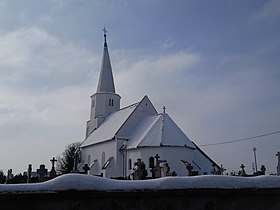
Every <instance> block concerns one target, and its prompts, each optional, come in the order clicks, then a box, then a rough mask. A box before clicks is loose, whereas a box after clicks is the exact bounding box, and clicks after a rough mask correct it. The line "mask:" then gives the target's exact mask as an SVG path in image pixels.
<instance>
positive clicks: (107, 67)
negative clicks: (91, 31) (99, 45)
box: [96, 29, 115, 93]
mask: <svg viewBox="0 0 280 210" xmlns="http://www.w3.org/2000/svg"><path fill="white" fill-rule="evenodd" d="M106 36H107V35H106V30H105V29H104V40H105V41H104V49H103V58H102V64H101V71H100V75H99V81H98V86H97V91H96V92H97V93H104V92H105V93H115V85H114V78H113V72H112V67H111V62H110V56H109V52H108V46H107V41H106Z"/></svg>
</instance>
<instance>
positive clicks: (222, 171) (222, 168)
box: [220, 165, 226, 175]
mask: <svg viewBox="0 0 280 210" xmlns="http://www.w3.org/2000/svg"><path fill="white" fill-rule="evenodd" d="M225 171H226V169H225V168H224V167H223V165H221V171H220V174H221V175H224V172H225Z"/></svg>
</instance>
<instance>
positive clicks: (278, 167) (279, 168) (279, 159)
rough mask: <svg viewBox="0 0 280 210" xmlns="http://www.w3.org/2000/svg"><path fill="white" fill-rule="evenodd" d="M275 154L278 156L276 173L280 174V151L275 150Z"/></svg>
mask: <svg viewBox="0 0 280 210" xmlns="http://www.w3.org/2000/svg"><path fill="white" fill-rule="evenodd" d="M276 156H278V165H277V175H278V176H280V152H277V154H276Z"/></svg>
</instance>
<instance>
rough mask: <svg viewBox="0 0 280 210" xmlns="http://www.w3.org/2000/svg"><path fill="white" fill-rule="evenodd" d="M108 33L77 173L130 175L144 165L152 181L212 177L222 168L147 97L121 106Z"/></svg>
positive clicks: (110, 175) (107, 175) (109, 175)
mask: <svg viewBox="0 0 280 210" xmlns="http://www.w3.org/2000/svg"><path fill="white" fill-rule="evenodd" d="M104 32H105V33H104V49H103V58H102V64H101V71H100V75H99V81H98V86H97V91H96V93H94V94H93V95H92V96H91V107H90V119H89V121H88V122H87V125H86V138H85V140H84V141H83V142H82V144H81V146H80V151H81V162H80V164H79V166H78V170H80V171H83V168H85V166H86V167H87V168H88V172H87V173H88V174H91V175H101V176H103V177H108V178H116V177H124V178H126V177H129V176H131V177H132V175H133V173H134V175H135V171H137V170H138V171H139V166H140V164H139V163H142V166H143V163H144V164H145V169H146V172H145V173H146V175H147V176H148V177H161V176H167V175H178V176H188V175H191V174H190V173H193V174H199V175H200V174H211V173H215V171H217V170H220V167H219V166H218V165H217V164H216V163H215V162H214V161H213V160H211V158H209V157H208V156H207V155H206V154H205V153H204V152H203V151H202V150H201V149H200V148H198V146H197V145H196V144H195V143H194V142H192V141H191V140H190V139H189V138H188V137H187V135H186V134H185V133H184V132H183V131H182V130H181V129H180V128H179V127H178V125H177V124H176V123H175V122H174V121H173V120H172V119H171V117H170V116H169V115H168V114H167V113H165V109H163V113H158V112H157V110H156V109H155V107H154V106H153V104H152V102H151V101H150V99H149V98H148V96H144V97H143V98H142V100H141V101H140V102H137V103H134V104H132V105H129V106H126V107H123V108H120V100H121V97H120V95H118V94H117V93H116V91H115V85H114V78H113V73H112V68H111V63H110V57H109V52H108V46H107V41H106V31H105V30H104ZM140 159H141V160H140ZM137 161H138V164H136V162H137ZM142 169H143V170H144V168H142ZM143 170H142V171H143ZM156 170H157V171H156ZM134 177H137V176H134ZM138 178H139V177H138Z"/></svg>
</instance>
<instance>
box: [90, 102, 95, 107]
mask: <svg viewBox="0 0 280 210" xmlns="http://www.w3.org/2000/svg"><path fill="white" fill-rule="evenodd" d="M94 104H95V101H94V100H93V101H92V102H91V107H92V108H93V107H94Z"/></svg>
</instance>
